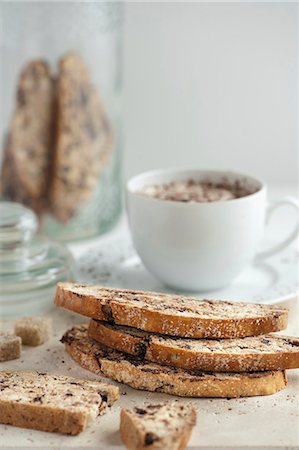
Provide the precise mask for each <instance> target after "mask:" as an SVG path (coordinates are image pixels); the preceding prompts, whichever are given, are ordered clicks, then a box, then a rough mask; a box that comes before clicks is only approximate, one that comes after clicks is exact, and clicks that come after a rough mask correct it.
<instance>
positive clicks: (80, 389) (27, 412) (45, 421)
mask: <svg viewBox="0 0 299 450" xmlns="http://www.w3.org/2000/svg"><path fill="white" fill-rule="evenodd" d="M118 398H119V390H118V388H117V387H116V386H112V385H109V384H106V383H100V382H97V381H89V380H80V379H78V378H72V377H66V376H61V375H50V374H46V373H40V372H18V371H0V423H4V424H7V425H14V426H17V427H21V428H31V429H34V430H41V431H51V432H57V433H64V434H73V435H76V434H79V433H80V432H81V431H83V430H84V429H85V427H86V425H87V423H88V422H90V421H92V420H93V419H95V418H96V417H97V416H98V415H101V414H102V413H103V412H104V411H105V408H106V405H107V404H108V405H111V404H112V403H114V401H116V400H117V399H118Z"/></svg>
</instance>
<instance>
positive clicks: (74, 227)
mask: <svg viewBox="0 0 299 450" xmlns="http://www.w3.org/2000/svg"><path fill="white" fill-rule="evenodd" d="M0 9H1V16H0V17H1V19H2V24H1V25H2V26H1V27H0V29H1V28H2V37H1V42H2V48H1V63H0V85H1V102H0V104H1V106H0V108H1V110H0V113H1V121H0V133H1V136H0V137H1V145H2V151H0V154H1V153H2V158H1V160H2V162H1V168H0V169H1V175H0V184H1V199H2V200H10V201H15V202H19V203H22V204H24V205H26V206H29V207H30V208H32V209H33V210H34V211H35V213H36V214H37V215H38V217H39V221H40V226H41V228H42V230H43V232H44V233H45V234H47V235H50V236H54V237H55V238H58V239H61V240H79V239H84V238H90V237H93V236H96V235H99V234H101V233H104V232H106V231H107V230H109V229H110V228H111V227H112V226H113V225H114V224H115V223H116V221H117V219H118V218H119V215H120V212H121V144H122V143H121V135H120V131H121V130H120V96H121V43H122V19H123V6H122V4H121V3H118V2H89V1H88V2H87V1H81V2H50V1H49V2H3V3H1V5H0Z"/></svg>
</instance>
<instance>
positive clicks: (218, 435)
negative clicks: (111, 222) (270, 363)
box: [0, 195, 299, 450]
mask: <svg viewBox="0 0 299 450" xmlns="http://www.w3.org/2000/svg"><path fill="white" fill-rule="evenodd" d="M275 197H276V195H275ZM288 225H289V220H288V218H287V217H286V214H284V215H283V217H282V218H281V220H280V223H276V225H275V226H276V230H277V233H278V232H279V234H281V230H282V227H283V228H287V227H288ZM273 226H274V224H273ZM275 226H274V228H275ZM274 228H273V230H272V232H273V233H274ZM115 232H117V231H114V232H113V233H115ZM275 234H276V233H275ZM105 239H107V238H105V237H102V238H99V239H95V240H92V241H89V242H85V243H81V244H76V245H75V246H71V248H72V250H73V252H74V255H75V256H76V257H77V258H80V255H81V254H82V253H83V252H85V251H86V249H88V248H93V247H95V246H100V245H101V242H103V240H105ZM298 300H299V299H298V298H293V299H290V300H289V301H288V302H287V303H285V302H284V303H283V306H286V307H288V308H289V309H290V321H289V327H288V329H287V332H286V333H288V334H293V335H299V320H298V319H299V301H298ZM49 314H50V315H51V316H52V317H53V321H54V336H53V338H52V339H51V341H49V342H47V343H45V344H44V345H42V346H40V347H36V348H33V347H32V348H30V347H24V348H23V353H22V357H21V358H20V359H19V360H15V361H10V362H6V363H1V364H0V368H1V369H12V370H15V369H16V370H26V369H27V370H32V369H35V370H41V371H49V372H53V373H54V372H55V373H60V374H67V375H72V376H78V377H85V378H88V379H99V377H98V376H95V375H93V374H92V373H90V372H88V371H86V370H84V369H82V368H81V367H80V366H78V365H77V364H76V363H75V362H74V361H73V360H72V359H71V358H70V356H69V355H67V354H66V353H65V352H64V348H63V345H62V344H61V343H60V342H59V339H60V338H61V336H62V334H63V333H64V331H65V330H66V329H67V328H68V327H70V326H71V325H72V324H74V323H82V322H84V321H86V320H85V319H84V318H82V317H80V316H78V315H75V314H71V313H68V312H66V311H61V310H57V309H56V310H55V309H53V310H52V311H51V312H50V313H49ZM2 327H3V328H4V329H12V328H13V321H2ZM106 381H107V380H106ZM112 383H113V384H117V383H114V382H112ZM118 385H119V387H120V390H121V392H122V393H123V394H124V395H121V398H120V400H119V401H118V402H117V403H116V404H115V405H114V406H113V407H112V408H111V409H110V410H109V411H108V412H107V413H106V414H105V415H104V416H102V417H100V418H98V419H97V420H96V422H95V423H94V424H93V425H92V426H90V427H88V429H87V430H86V431H85V432H83V433H81V435H79V436H76V437H71V436H61V435H58V434H51V433H44V432H39V431H32V430H24V429H19V428H15V427H11V426H6V425H0V447H1V448H3V449H4V448H9V449H12V448H13V449H17V448H34V449H37V448H41V449H45V448H55V449H60V448H74V449H79V448H80V449H85V448H86V449H87V448H88V449H92V448H93V449H103V450H106V449H107V450H108V449H114V450H116V449H117V448H119V449H120V448H124V447H122V446H121V441H120V437H119V434H118V428H119V413H120V408H121V407H123V406H130V405H137V404H142V403H143V402H144V401H146V402H159V401H161V400H166V401H171V400H174V399H178V397H171V396H168V395H164V394H158V393H149V392H143V391H136V390H133V389H131V388H129V387H128V386H124V385H120V384H118ZM180 401H182V402H191V403H192V404H193V405H194V406H195V407H196V409H197V414H198V419H197V425H196V427H195V429H194V431H193V433H192V437H191V439H190V441H189V446H188V448H190V449H195V448H200V449H204V448H209V449H212V448H234V449H237V448H247V449H249V448H254V449H257V448H269V447H271V449H272V450H274V448H279V449H281V448H284V449H286V448H293V449H294V448H297V449H298V448H299V373H298V371H297V372H296V371H288V387H287V388H286V389H285V390H283V391H281V392H278V393H276V394H274V395H271V396H267V397H252V398H243V399H230V400H228V399H180Z"/></svg>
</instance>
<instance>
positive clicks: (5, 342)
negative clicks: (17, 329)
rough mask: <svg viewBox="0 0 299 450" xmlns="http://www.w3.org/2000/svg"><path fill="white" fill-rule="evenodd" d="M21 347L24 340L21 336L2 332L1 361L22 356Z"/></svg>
mask: <svg viewBox="0 0 299 450" xmlns="http://www.w3.org/2000/svg"><path fill="white" fill-rule="evenodd" d="M21 349H22V341H21V338H20V337H19V336H15V335H14V334H9V333H1V332H0V362H3V361H10V360H11V359H17V358H20V356H21Z"/></svg>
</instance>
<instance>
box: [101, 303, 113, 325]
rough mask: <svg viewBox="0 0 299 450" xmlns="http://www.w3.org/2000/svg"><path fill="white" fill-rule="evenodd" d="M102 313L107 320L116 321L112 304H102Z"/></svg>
mask: <svg viewBox="0 0 299 450" xmlns="http://www.w3.org/2000/svg"><path fill="white" fill-rule="evenodd" d="M102 313H103V314H104V316H105V320H107V321H108V322H109V323H112V324H113V323H114V319H113V315H112V310H111V308H110V306H108V305H102Z"/></svg>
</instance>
